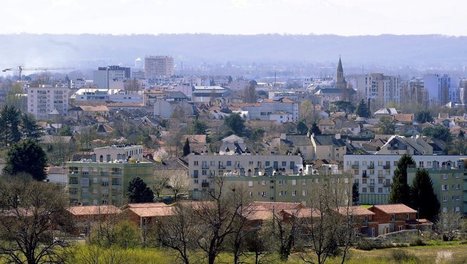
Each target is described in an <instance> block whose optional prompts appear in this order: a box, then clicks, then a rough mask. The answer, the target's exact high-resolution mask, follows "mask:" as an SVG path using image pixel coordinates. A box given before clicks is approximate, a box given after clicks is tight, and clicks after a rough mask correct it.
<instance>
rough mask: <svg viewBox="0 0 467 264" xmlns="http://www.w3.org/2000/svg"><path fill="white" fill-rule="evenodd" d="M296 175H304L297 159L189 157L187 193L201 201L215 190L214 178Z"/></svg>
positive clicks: (301, 164)
mask: <svg viewBox="0 0 467 264" xmlns="http://www.w3.org/2000/svg"><path fill="white" fill-rule="evenodd" d="M278 172H280V173H281V174H282V175H296V174H299V173H301V172H303V160H302V158H301V157H300V156H298V155H249V154H242V155H212V154H206V155H195V154H190V155H188V174H189V177H190V188H189V189H190V193H191V194H192V197H193V198H194V199H201V198H202V193H203V192H205V191H214V190H215V177H223V176H239V177H251V176H271V175H273V174H276V173H278Z"/></svg>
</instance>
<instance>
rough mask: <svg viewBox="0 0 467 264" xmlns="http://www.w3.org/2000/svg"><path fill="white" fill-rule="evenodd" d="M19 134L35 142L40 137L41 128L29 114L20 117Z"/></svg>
mask: <svg viewBox="0 0 467 264" xmlns="http://www.w3.org/2000/svg"><path fill="white" fill-rule="evenodd" d="M21 133H22V134H23V137H25V138H29V139H31V140H35V141H37V140H38V139H39V138H40V137H41V136H42V131H41V128H40V127H39V126H38V125H37V123H36V120H35V119H34V117H33V116H31V115H29V114H22V115H21Z"/></svg>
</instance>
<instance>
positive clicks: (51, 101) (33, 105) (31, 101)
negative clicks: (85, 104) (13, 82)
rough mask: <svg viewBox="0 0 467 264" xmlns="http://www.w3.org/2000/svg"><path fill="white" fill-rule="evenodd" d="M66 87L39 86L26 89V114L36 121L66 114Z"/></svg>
mask: <svg viewBox="0 0 467 264" xmlns="http://www.w3.org/2000/svg"><path fill="white" fill-rule="evenodd" d="M68 92H69V89H68V88H67V87H53V86H51V85H41V86H39V87H29V88H28V113H30V114H32V115H33V116H34V117H35V118H36V119H42V120H44V119H49V118H51V117H53V116H58V115H61V116H66V115H67V114H68V97H69V96H68Z"/></svg>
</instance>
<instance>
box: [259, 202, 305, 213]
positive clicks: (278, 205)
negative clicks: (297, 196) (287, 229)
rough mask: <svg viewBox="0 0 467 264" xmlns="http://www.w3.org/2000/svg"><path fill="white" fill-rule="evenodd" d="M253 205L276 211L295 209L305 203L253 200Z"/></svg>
mask: <svg viewBox="0 0 467 264" xmlns="http://www.w3.org/2000/svg"><path fill="white" fill-rule="evenodd" d="M250 206H252V207H257V206H259V207H262V208H264V209H265V210H274V211H277V212H279V211H282V210H295V209H298V208H302V207H303V205H302V204H301V203H286V202H252V203H251V204H250Z"/></svg>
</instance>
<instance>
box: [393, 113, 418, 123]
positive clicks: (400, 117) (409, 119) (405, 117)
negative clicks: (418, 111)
mask: <svg viewBox="0 0 467 264" xmlns="http://www.w3.org/2000/svg"><path fill="white" fill-rule="evenodd" d="M394 121H396V122H399V123H402V124H404V125H411V124H412V123H413V121H414V114H396V115H394Z"/></svg>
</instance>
